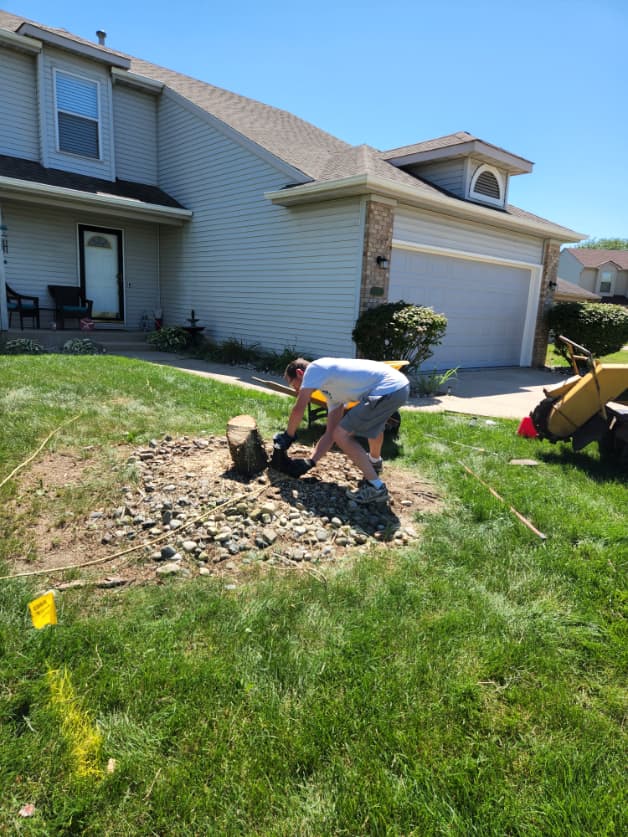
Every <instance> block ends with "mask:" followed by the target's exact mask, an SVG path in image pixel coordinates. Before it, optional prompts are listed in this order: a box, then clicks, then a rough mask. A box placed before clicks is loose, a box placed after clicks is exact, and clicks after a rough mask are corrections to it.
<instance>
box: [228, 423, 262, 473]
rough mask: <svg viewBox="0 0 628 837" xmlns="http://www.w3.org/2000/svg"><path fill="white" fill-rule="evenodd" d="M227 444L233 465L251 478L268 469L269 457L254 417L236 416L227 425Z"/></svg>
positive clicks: (239, 471)
mask: <svg viewBox="0 0 628 837" xmlns="http://www.w3.org/2000/svg"><path fill="white" fill-rule="evenodd" d="M227 442H228V443H229V453H230V454H231V459H232V460H233V465H234V467H235V469H236V471H237V472H238V473H239V474H243V475H244V476H245V477H250V476H252V475H253V474H257V473H259V472H260V471H263V470H264V468H267V467H268V456H267V455H266V450H265V449H264V443H263V441H262V437H261V436H260V434H259V431H258V429H257V423H256V421H255V419H254V418H253V416H246V415H244V416H235V417H234V418H232V419H230V420H229V423H228V424H227Z"/></svg>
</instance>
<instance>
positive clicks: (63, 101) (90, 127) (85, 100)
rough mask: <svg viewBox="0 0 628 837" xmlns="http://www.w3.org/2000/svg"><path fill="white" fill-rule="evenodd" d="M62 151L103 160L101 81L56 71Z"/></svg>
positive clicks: (58, 136)
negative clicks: (99, 93) (99, 91)
mask: <svg viewBox="0 0 628 837" xmlns="http://www.w3.org/2000/svg"><path fill="white" fill-rule="evenodd" d="M55 95H56V104H57V144H58V148H59V151H66V152H68V153H69V154H78V155H79V156H81V157H91V158H93V159H95V160H99V159H100V138H99V134H100V125H99V107H98V83H97V82H95V81H92V80H91V79H87V78H84V77H82V76H75V75H70V74H69V73H62V72H60V71H59V70H56V71H55Z"/></svg>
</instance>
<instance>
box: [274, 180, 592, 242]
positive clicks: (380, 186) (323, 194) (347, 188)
mask: <svg viewBox="0 0 628 837" xmlns="http://www.w3.org/2000/svg"><path fill="white" fill-rule="evenodd" d="M363 194H373V196H377V195H384V196H385V197H388V198H393V199H395V200H396V201H397V203H404V204H408V205H409V206H416V207H420V208H425V209H432V210H435V211H437V212H442V213H444V214H445V215H452V216H454V217H456V218H466V219H468V220H473V221H479V222H482V223H484V224H487V225H489V226H493V227H500V228H506V229H512V230H517V231H519V232H524V233H529V234H532V235H537V236H541V237H542V238H552V239H555V240H556V241H561V242H567V241H574V242H575V241H581V240H582V239H583V238H584V237H585V236H584V235H583V234H581V233H577V232H575V231H574V230H569V229H566V228H565V227H560V226H558V225H557V224H552V223H551V221H548V222H545V223H539V222H537V221H534V220H532V219H530V218H521V217H519V216H517V215H509V214H507V213H505V212H503V213H500V212H497V211H496V210H492V209H490V208H488V207H484V206H480V205H479V204H475V203H470V202H468V201H461V200H457V199H456V198H450V197H448V196H447V195H441V194H439V193H437V192H430V193H429V194H428V193H426V192H422V191H420V190H419V189H415V188H413V187H412V186H406V185H405V184H401V183H393V182H392V181H390V180H385V179H384V178H380V177H371V176H369V175H366V174H359V175H355V176H353V177H347V178H343V179H340V180H328V181H324V182H318V183H306V184H303V185H299V186H294V187H291V188H288V189H281V190H279V191H277V192H266V193H265V195H264V197H266V198H267V199H268V200H269V201H271V202H272V203H277V204H281V205H282V206H291V205H293V204H298V203H307V202H314V201H323V200H334V199H337V198H341V197H345V196H347V195H363Z"/></svg>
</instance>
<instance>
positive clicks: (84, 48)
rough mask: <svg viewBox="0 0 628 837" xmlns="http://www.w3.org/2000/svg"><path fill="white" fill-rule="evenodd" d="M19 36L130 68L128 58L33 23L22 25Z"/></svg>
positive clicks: (113, 65) (95, 59) (123, 67)
mask: <svg viewBox="0 0 628 837" xmlns="http://www.w3.org/2000/svg"><path fill="white" fill-rule="evenodd" d="M18 32H19V34H20V35H29V36H31V37H33V38H37V39H38V40H40V41H43V42H44V43H46V44H52V45H53V46H56V47H59V49H65V50H69V51H70V52H74V53H77V54H78V55H83V56H85V57H86V58H91V59H92V60H94V61H103V62H104V63H105V64H110V65H111V66H112V67H121V68H122V69H124V70H128V69H129V67H130V66H131V61H130V59H129V58H124V57H123V56H122V55H117V54H116V53H114V52H111V51H110V50H106V49H102V48H101V47H99V46H98V44H94V45H92V44H86V43H84V42H82V41H75V40H74V38H66V37H65V35H61V34H59V33H58V32H51V31H50V30H48V29H43V28H41V27H40V26H35V25H34V24H33V23H23V24H22V25H21V26H20V28H19V29H18Z"/></svg>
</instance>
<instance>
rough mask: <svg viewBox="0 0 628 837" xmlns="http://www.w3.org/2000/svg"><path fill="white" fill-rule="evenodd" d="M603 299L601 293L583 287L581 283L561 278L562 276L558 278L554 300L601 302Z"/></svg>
mask: <svg viewBox="0 0 628 837" xmlns="http://www.w3.org/2000/svg"><path fill="white" fill-rule="evenodd" d="M601 299H602V297H601V296H600V295H599V294H594V293H592V292H591V291H587V290H585V289H584V288H581V287H580V285H575V284H574V283H573V282H568V281H567V280H566V279H561V278H560V276H559V277H558V278H557V280H556V290H555V291H554V302H599V301H600V300H601Z"/></svg>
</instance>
